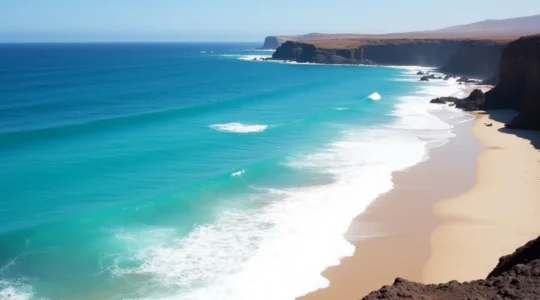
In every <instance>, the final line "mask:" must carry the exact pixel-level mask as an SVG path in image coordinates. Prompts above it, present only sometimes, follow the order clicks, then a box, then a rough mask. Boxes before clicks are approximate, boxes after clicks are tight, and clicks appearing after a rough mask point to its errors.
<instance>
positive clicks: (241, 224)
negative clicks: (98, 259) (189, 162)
mask: <svg viewBox="0 0 540 300" xmlns="http://www.w3.org/2000/svg"><path fill="white" fill-rule="evenodd" d="M441 91H444V92H448V91H454V92H456V93H457V92H458V88H456V87H455V86H452V87H448V86H446V85H440V86H428V87H425V88H422V89H421V90H419V91H418V92H417V93H416V94H414V95H410V96H404V97H401V98H399V99H398V100H399V103H398V104H397V105H396V108H395V110H394V111H393V114H394V115H395V116H396V117H397V120H396V121H395V122H393V123H392V124H388V125H386V126H382V127H375V128H359V129H350V130H348V131H346V132H343V133H342V135H341V136H340V137H339V138H338V139H337V141H335V142H332V143H329V144H327V145H326V146H325V147H323V148H322V149H321V150H320V151H318V152H308V153H301V154H297V155H295V156H291V157H289V158H288V159H287V160H286V161H285V162H283V163H284V164H285V165H286V166H288V167H290V168H295V169H300V170H309V171H310V172H316V173H321V174H325V175H327V176H329V177H330V178H332V180H331V183H329V184H325V185H318V186H307V187H298V188H288V189H275V188H272V189H271V188H264V187H259V188H257V189H256V192H255V193H254V194H252V195H251V196H245V195H244V196H243V197H239V199H234V201H237V202H250V201H253V199H250V197H260V198H263V199H266V200H267V201H266V202H265V203H269V204H268V205H265V206H262V207H256V208H253V209H248V210H231V209H229V210H226V211H223V212H221V213H220V214H219V216H218V218H217V220H216V221H214V222H211V223H207V224H201V225H198V226H197V227H196V228H194V229H193V230H192V231H191V232H190V233H189V234H188V235H187V236H186V237H184V238H180V239H175V238H174V235H172V234H171V235H169V236H168V237H163V238H161V239H159V240H152V241H151V242H150V243H148V245H147V246H144V247H141V248H139V249H137V250H136V251H135V252H134V253H127V254H124V256H119V257H117V259H116V260H115V262H116V263H115V264H114V265H113V267H112V268H111V271H112V273H113V274H115V275H117V276H124V275H128V274H130V275H143V276H145V277H144V278H147V277H146V276H148V277H149V278H151V282H149V283H148V286H143V287H141V290H140V291H139V293H140V294H141V295H145V296H144V297H147V298H141V299H178V300H188V299H189V300H192V299H216V300H220V299H221V300H248V299H249V300H251V299H258V300H279V299H295V298H296V297H298V296H300V295H303V294H306V293H309V292H311V291H314V290H316V289H319V288H324V287H326V286H328V281H327V280H326V279H325V278H324V277H323V276H322V275H321V272H323V271H324V270H325V269H326V268H327V267H328V266H332V265H336V264H338V263H339V260H340V259H341V258H343V257H345V256H350V255H352V254H353V253H354V246H353V245H351V244H350V243H349V242H348V241H347V240H346V239H345V238H344V233H345V232H346V231H347V229H348V227H349V225H350V222H351V221H352V220H353V219H354V217H356V216H357V215H358V214H360V213H362V212H363V211H364V210H365V209H366V208H367V206H368V205H369V204H370V203H371V202H372V201H373V200H374V199H376V198H377V197H378V196H379V195H380V194H382V193H385V192H387V191H389V190H390V189H391V188H392V186H393V184H392V172H394V171H396V170H400V169H404V168H407V167H410V166H412V165H415V164H417V163H418V162H420V161H422V160H423V159H425V154H426V152H427V151H426V149H427V146H429V145H441V144H443V143H445V142H446V141H448V139H450V138H451V137H452V133H451V129H452V126H450V125H449V124H446V123H444V122H442V121H441V120H440V119H438V118H436V117H435V116H434V115H432V114H431V110H430V109H432V107H435V106H433V105H430V104H428V101H426V100H429V99H428V98H429V97H433V96H434V95H433V94H430V93H433V92H435V93H436V94H435V95H440V94H439V93H441ZM450 112H451V113H455V114H456V116H457V115H458V114H463V113H460V112H457V111H450ZM231 124H240V123H228V124H216V125H220V126H219V127H218V128H221V129H223V128H227V130H229V129H230V128H236V129H235V130H238V128H245V126H262V125H244V124H241V125H242V126H237V125H234V126H232V125H231ZM223 125H227V126H223ZM264 126H266V125H264ZM259 129H261V128H259ZM264 129H266V127H265V128H264ZM218 130H220V129H218ZM234 132H236V131H234ZM242 171H243V170H242ZM242 171H238V172H235V173H233V174H231V175H233V176H235V175H234V174H237V173H239V172H242ZM241 174H242V173H240V175H241ZM366 230H367V231H366V232H363V233H362V232H360V233H359V237H358V238H365V237H369V236H375V235H384V234H387V233H385V232H373V231H372V229H366ZM137 236H140V233H139V234H137ZM143 236H152V237H155V235H154V234H150V233H149V234H143ZM122 240H124V241H128V242H130V243H134V241H135V240H140V239H139V238H135V239H128V238H126V237H125V234H124V235H123V237H122ZM171 241H172V242H171ZM126 262H128V264H126ZM133 264H134V265H135V267H125V266H126V265H133ZM155 286H159V287H163V289H162V290H166V291H167V292H160V293H158V294H156V293H155V292H154V291H155V290H152V291H150V290H151V288H152V287H155ZM146 295H148V296H146Z"/></svg>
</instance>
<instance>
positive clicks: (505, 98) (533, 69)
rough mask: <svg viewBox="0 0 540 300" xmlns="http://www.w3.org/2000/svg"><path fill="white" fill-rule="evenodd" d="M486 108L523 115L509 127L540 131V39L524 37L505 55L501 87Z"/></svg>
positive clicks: (493, 94) (487, 95) (494, 89)
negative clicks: (504, 109)
mask: <svg viewBox="0 0 540 300" xmlns="http://www.w3.org/2000/svg"><path fill="white" fill-rule="evenodd" d="M484 108H485V109H486V110H489V109H500V108H514V109H517V110H519V111H520V114H519V115H518V116H517V117H516V118H515V119H514V120H513V121H511V122H510V123H509V124H507V127H509V128H515V129H532V130H540V35H533V36H527V37H522V38H520V39H518V40H516V41H514V42H512V43H510V44H508V46H507V47H506V48H504V50H503V51H502V55H501V61H500V71H499V82H498V83H497V86H496V87H495V88H493V89H492V90H491V91H489V92H488V93H486V103H485V106H484Z"/></svg>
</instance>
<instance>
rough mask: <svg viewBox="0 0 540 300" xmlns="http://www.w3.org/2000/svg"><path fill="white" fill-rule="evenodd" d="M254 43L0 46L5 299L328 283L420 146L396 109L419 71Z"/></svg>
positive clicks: (0, 234)
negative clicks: (297, 55) (340, 61)
mask: <svg viewBox="0 0 540 300" xmlns="http://www.w3.org/2000/svg"><path fill="white" fill-rule="evenodd" d="M256 46H257V45H251V44H18V45H0V170H1V172H0V220H1V221H0V298H2V297H7V296H6V295H8V294H9V295H11V296H12V298H13V299H132V298H136V299H292V298H294V296H295V295H300V294H302V293H304V292H308V291H310V290H313V289H316V288H317V287H318V286H321V284H322V285H324V279H322V277H321V276H320V275H319V273H320V271H322V270H324V268H325V266H327V265H329V264H331V263H333V262H334V261H336V260H338V259H339V257H341V256H344V255H349V254H350V252H351V247H352V246H351V245H349V244H348V243H346V242H345V240H344V239H343V237H342V233H343V232H344V230H346V228H347V226H348V223H349V222H350V221H351V219H352V217H354V216H355V215H356V214H358V213H360V212H361V211H362V210H363V209H364V208H365V206H366V205H367V204H369V202H370V201H372V200H373V199H374V198H375V197H376V196H377V195H378V194H380V193H382V192H385V191H387V190H388V189H389V188H391V182H390V174H391V172H392V171H393V170H395V169H398V168H402V167H406V166H409V165H411V164H414V163H416V162H418V161H419V159H421V157H422V156H423V154H424V146H425V139H424V140H423V139H422V138H421V137H419V136H415V135H414V134H412V133H411V132H406V130H407V129H410V128H407V126H402V128H398V127H399V124H402V123H403V122H402V121H403V120H401V119H400V118H403V116H400V114H399V113H398V112H397V109H398V106H397V105H398V104H399V103H402V99H401V98H400V97H401V96H404V95H407V94H411V93H413V92H415V91H417V90H418V89H419V87H421V84H420V83H414V84H413V83H411V82H410V81H407V80H392V79H396V78H398V79H399V78H407V76H409V75H407V74H404V72H405V73H406V70H404V69H398V68H382V67H380V68H374V67H359V66H317V65H297V64H283V63H276V62H262V61H252V60H251V59H252V58H253V56H252V55H256V56H268V55H271V52H264V51H256V50H253V49H254V48H255V47H256ZM424 85H425V84H424ZM375 92H377V93H378V94H380V96H382V99H380V100H377V99H378V98H377V97H374V96H372V97H371V98H369V96H370V95H372V94H373V93H375ZM374 99H375V100H374ZM400 99H401V100H400ZM422 114H424V112H423V111H421V112H420V113H418V115H422ZM400 120H401V121H400ZM400 122H401V123H400ZM410 122H417V119H411V120H410ZM392 124H393V125H392ZM405 124H406V125H407V124H409V125H410V123H407V122H405ZM419 126H420V125H419ZM417 129H418V128H414V130H417ZM442 129H444V130H447V128H446V129H445V128H442ZM392 151H394V152H395V151H400V153H401V154H400V155H399V156H398V157H397V158H392V159H385V157H386V156H387V155H391V154H392V153H394V152H392ZM313 248H316V249H318V250H316V251H314V250H309V249H313ZM282 273H286V274H287V275H286V276H283V275H280V276H278V275H279V274H282ZM247 286H249V288H247ZM240 287H242V288H240ZM265 289H267V290H265ZM16 297H18V298H16ZM2 299H4V298H2ZM10 299H11V298H10Z"/></svg>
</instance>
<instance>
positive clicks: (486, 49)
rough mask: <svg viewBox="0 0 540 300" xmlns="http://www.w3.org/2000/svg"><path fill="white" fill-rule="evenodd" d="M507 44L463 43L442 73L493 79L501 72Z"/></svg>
mask: <svg viewBox="0 0 540 300" xmlns="http://www.w3.org/2000/svg"><path fill="white" fill-rule="evenodd" d="M506 44H507V43H505V42H497V41H478V40H469V41H463V42H462V43H460V45H459V47H458V49H457V51H456V52H455V53H454V54H453V55H452V56H451V57H450V60H449V61H448V63H446V64H445V65H444V66H443V67H441V71H442V72H444V73H450V74H460V75H467V76H473V77H474V76H482V77H484V78H488V80H489V79H492V78H494V76H495V75H496V74H497V73H498V72H499V61H500V57H501V53H502V50H503V49H504V47H505V46H506Z"/></svg>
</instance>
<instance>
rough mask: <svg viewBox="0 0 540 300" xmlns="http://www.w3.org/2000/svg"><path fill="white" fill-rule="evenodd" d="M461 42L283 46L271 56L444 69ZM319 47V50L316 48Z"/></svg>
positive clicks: (316, 42) (425, 40)
mask: <svg viewBox="0 0 540 300" xmlns="http://www.w3.org/2000/svg"><path fill="white" fill-rule="evenodd" d="M461 42H462V41H459V40H450V39H418V40H416V39H383V40H362V41H357V44H355V45H353V46H349V45H346V46H343V48H332V47H334V46H333V45H328V44H325V45H319V44H320V43H322V42H321V41H313V42H310V43H307V42H305V43H304V42H293V41H288V42H285V43H283V44H282V45H281V46H280V47H279V48H277V49H276V52H275V53H274V55H273V56H272V58H273V59H275V60H293V61H296V62H300V63H302V62H311V63H322V64H340V63H345V62H346V63H351V64H366V63H368V64H380V65H424V66H429V65H436V66H437V65H443V64H444V63H446V62H447V61H448V59H449V58H450V56H452V54H453V53H454V52H455V51H456V49H457V47H458V45H459V44H460V43H461ZM317 45H318V46H317Z"/></svg>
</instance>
